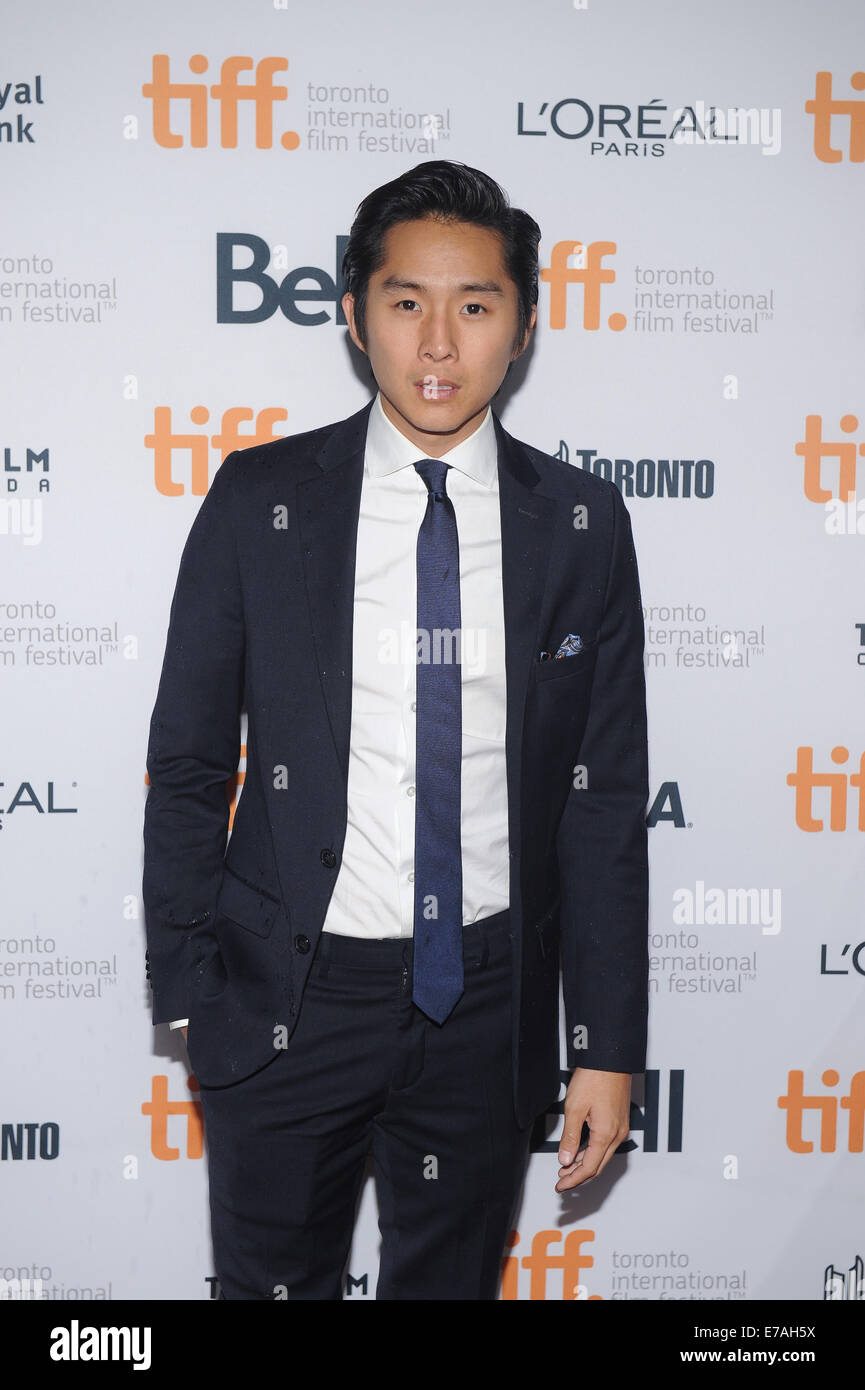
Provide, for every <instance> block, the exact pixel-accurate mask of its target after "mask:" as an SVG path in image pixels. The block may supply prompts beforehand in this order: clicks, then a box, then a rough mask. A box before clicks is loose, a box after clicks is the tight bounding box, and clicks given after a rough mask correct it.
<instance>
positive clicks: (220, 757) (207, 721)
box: [142, 453, 245, 1024]
mask: <svg viewBox="0 0 865 1390" xmlns="http://www.w3.org/2000/svg"><path fill="white" fill-rule="evenodd" d="M237 457H238V456H237V454H236V453H235V454H231V455H229V457H228V458H227V459H226V460H225V462H224V463H223V464H222V466H221V467H220V468H219V469H218V470H217V472H216V474H215V476H214V479H213V482H212V484H211V486H210V490H209V492H208V493H207V495H206V497H205V498H204V500H203V501H202V503H201V506H200V507H199V510H198V513H197V515H196V517H195V520H194V522H193V524H192V527H191V529H190V532H189V535H188V537H187V540H186V544H185V546H184V550H183V554H182V557H181V560H180V568H179V572H178V576H177V583H176V587H175V590H174V597H173V599H172V603H171V610H170V614H169V621H168V634H167V637H166V643H165V655H164V659H163V664H162V674H161V677H160V681H159V687H158V691H157V696H156V704H155V706H154V709H153V714H152V717H151V721H150V734H149V741H148V748H147V773H148V778H149V781H150V787H149V790H148V795H147V800H146V802H145V807H144V874H143V882H142V889H143V902H144V914H145V920H146V925H147V959H148V976H149V978H150V981H151V985H152V988H153V1022H154V1024H156V1023H164V1022H168V1021H170V1020H172V1019H179V1018H185V1017H186V1016H187V1015H188V1013H189V986H190V979H191V973H192V967H193V964H194V961H193V946H194V945H197V944H198V941H199V940H200V939H201V937H202V935H203V934H206V933H209V932H210V931H211V929H212V928H211V924H212V919H213V916H214V910H215V903H216V898H217V895H218V892H219V887H220V884H221V881H222V869H223V861H224V857H225V847H226V842H227V838H228V819H229V804H228V797H227V793H226V782H227V781H228V780H229V778H230V777H232V776H233V775H234V773H235V772H236V771H237V764H238V760H239V756H240V714H241V710H242V707H243V685H244V680H243V676H244V654H245V626H244V615H243V602H242V594H241V586H240V575H239V570H238V562H237V548H236V541H235V535H234V530H233V524H232V515H233V505H234V504H233V497H234V492H235V484H236V478H235V464H236V461H237Z"/></svg>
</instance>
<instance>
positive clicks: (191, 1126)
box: [141, 1076, 204, 1163]
mask: <svg viewBox="0 0 865 1390" xmlns="http://www.w3.org/2000/svg"><path fill="white" fill-rule="evenodd" d="M186 1084H187V1086H188V1087H189V1089H190V1091H197V1090H198V1082H197V1080H196V1079H195V1077H194V1076H190V1077H188V1078H187V1082H186ZM141 1113H142V1115H149V1116H150V1152H151V1153H152V1154H153V1157H154V1158H158V1159H161V1160H162V1161H163V1162H165V1163H171V1162H172V1161H173V1160H174V1159H177V1158H179V1157H180V1150H179V1149H176V1148H173V1147H172V1146H171V1145H170V1144H169V1142H168V1121H169V1119H170V1118H171V1117H172V1116H175V1117H177V1118H181V1117H182V1118H183V1119H184V1120H185V1122H186V1157H187V1158H201V1156H202V1154H203V1153H204V1123H203V1120H202V1118H201V1101H200V1100H169V1099H168V1077H167V1076H154V1077H153V1086H152V1089H151V1093H150V1100H146V1101H144V1102H143V1104H142V1106H141Z"/></svg>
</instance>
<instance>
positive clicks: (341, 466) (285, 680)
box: [143, 406, 648, 1124]
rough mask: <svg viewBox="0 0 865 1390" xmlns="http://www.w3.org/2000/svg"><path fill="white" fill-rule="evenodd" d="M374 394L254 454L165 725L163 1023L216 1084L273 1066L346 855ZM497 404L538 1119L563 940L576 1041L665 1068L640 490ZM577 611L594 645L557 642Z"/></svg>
mask: <svg viewBox="0 0 865 1390" xmlns="http://www.w3.org/2000/svg"><path fill="white" fill-rule="evenodd" d="M369 410H370V406H366V407H364V409H362V410H360V411H358V412H357V414H355V415H352V416H351V417H350V418H349V419H347V420H343V421H340V422H339V423H337V424H331V425H327V426H325V427H323V428H321V429H317V430H312V431H310V432H308V433H305V434H299V435H294V436H292V437H290V438H286V439H280V440H277V441H275V442H273V443H270V444H265V445H261V446H256V447H253V448H249V449H244V450H243V451H238V452H235V453H233V454H230V455H229V456H228V458H226V460H225V462H224V463H223V464H222V466H221V467H220V468H219V470H218V471H217V473H216V475H215V477H214V479H213V482H212V485H211V487H210V491H209V492H208V494H207V496H206V497H205V498H204V500H203V501H202V503H201V506H200V508H199V511H198V514H197V516H196V518H195V521H194V523H193V525H192V527H191V529H190V532H189V536H188V539H187V541H186V545H185V548H184V551H183V555H182V558H181V561H180V568H179V574H178V578H177V585H176V589H175V593H174V598H173V601H172V605H171V612H170V618H169V626H168V634H167V640H166V648H165V657H164V663H163V667H162V674H161V678H160V682H159V689H158V693H157V697H156V703H155V707H154V710H153V715H152V719H151V724H150V736H149V744H148V753H147V771H148V775H149V780H150V788H149V792H148V796H147V801H146V805H145V812H144V877H143V896H144V909H145V916H146V923H147V946H148V960H149V978H150V980H151V984H152V988H153V1022H154V1023H155V1024H156V1023H161V1022H165V1021H168V1020H172V1019H175V1018H185V1017H188V1018H189V1021H190V1022H189V1032H188V1049H189V1057H190V1062H191V1064H192V1066H193V1068H194V1071H195V1073H196V1075H197V1077H198V1078H199V1080H200V1081H202V1082H203V1083H205V1084H206V1085H216V1086H219V1085H227V1084H230V1083H231V1082H233V1081H237V1080H240V1079H242V1078H243V1077H245V1076H248V1075H250V1074H251V1073H252V1072H253V1071H255V1070H257V1069H258V1068H259V1067H261V1066H263V1065H264V1064H265V1063H266V1062H267V1061H268V1060H270V1059H271V1058H272V1057H273V1053H274V1047H275V1046H278V1045H279V1044H280V1043H282V1044H283V1045H284V1044H285V1041H286V1040H287V1038H288V1037H290V1034H291V1032H292V1030H293V1028H294V1026H295V1024H296V1022H297V1018H298V1013H299V1010H300V1008H301V1003H302V999H303V992H304V985H305V981H306V977H307V973H308V970H309V967H310V964H311V962H312V959H313V955H314V953H315V948H316V945H317V942H318V939H319V936H320V933H321V929H322V924H323V922H324V919H325V914H326V912H327V907H328V902H329V900H330V897H331V894H332V891H333V888H334V884H335V882H336V876H337V873H338V872H339V865H340V857H341V854H342V849H343V843H344V839H345V830H346V820H347V782H348V761H349V738H350V732H351V698H352V620H353V607H354V565H355V550H356V541H357V525H358V510H359V502H360V493H361V482H362V477H363V463H364V448H365V443H366V431H367V421H368V417H369ZM494 421H495V429H496V437H497V441H498V472H499V488H500V504H501V540H502V585H503V597H504V619H505V644H506V681H507V726H506V758H507V782H508V813H509V835H510V904H511V920H512V927H513V930H514V963H513V992H512V1003H513V1040H512V1045H513V1059H514V1104H515V1111H516V1115H517V1119H518V1121H519V1123H521V1124H527V1123H529V1122H530V1121H531V1120H532V1119H533V1118H534V1117H535V1116H536V1115H538V1114H539V1113H540V1112H541V1111H542V1110H544V1109H545V1108H547V1107H548V1106H549V1105H550V1104H552V1103H553V1102H554V1101H555V1100H556V1099H557V1097H558V1095H559V1085H560V1072H559V1067H560V1056H559V1010H558V1003H559V969H560V959H561V971H562V985H563V996H564V1005H565V1021H566V1031H567V1041H568V1056H567V1065H568V1066H570V1067H573V1066H582V1067H591V1068H598V1069H600V1070H605V1071H621V1072H640V1071H642V1070H643V1069H644V1067H645V1054H646V1014H647V977H648V930H647V929H648V864H647V837H646V803H647V800H648V769H647V739H646V701H645V678H644V671H643V641H644V636H643V615H642V607H641V600H640V589H639V580H638V572H637V563H636V557H635V554H634V547H633V540H632V536H631V525H630V518H629V516H628V512H627V510H626V508H625V505H624V503H623V501H622V499H621V496H620V494H619V492H618V489H617V488H616V487H615V486H614V485H613V484H612V483H608V482H606V481H604V480H603V479H601V478H598V477H596V476H594V475H593V474H591V473H587V472H584V471H583V470H582V469H578V468H574V467H572V466H570V465H568V464H565V463H562V462H561V461H559V460H558V459H555V458H551V457H550V456H548V455H546V454H543V453H541V452H540V451H539V450H537V449H534V448H531V447H530V446H529V445H526V444H522V443H520V442H519V441H517V440H516V439H514V438H513V437H512V436H511V435H510V434H508V432H507V431H506V430H505V429H504V428H503V427H502V425H501V423H500V421H499V419H498V417H497V416H495V415H494ZM583 508H584V509H585V511H582V510H580V509H583ZM568 633H578V634H579V635H580V637H581V638H582V642H583V647H582V650H581V651H579V652H578V653H577V654H575V655H572V656H568V657H565V658H562V659H560V660H557V661H549V660H548V661H543V662H542V661H541V660H540V659H539V656H540V652H541V651H542V650H546V651H552V652H555V651H556V649H557V648H558V646H559V644H560V643H561V642H562V640H563V639H564V638H565V636H566V635H567V634H568ZM244 706H245V708H246V711H247V721H248V733H247V753H246V777H245V781H244V784H243V789H242V794H241V795H240V797H239V800H238V802H237V808H236V812H235V817H234V823H233V827H232V833H231V837H230V839H229V838H228V822H229V803H228V798H227V795H226V782H227V781H229V779H231V778H232V777H233V775H234V774H235V772H236V770H237V766H238V762H239V756H240V715H241V711H242V709H243V708H244ZM579 766H582V768H583V769H584V771H583V772H582V773H581V772H579V771H576V769H577V768H578V767H579ZM226 846H227V848H226ZM444 1026H445V1027H446V1026H447V1024H445V1025H444ZM280 1030H281V1031H280ZM575 1044H576V1045H575Z"/></svg>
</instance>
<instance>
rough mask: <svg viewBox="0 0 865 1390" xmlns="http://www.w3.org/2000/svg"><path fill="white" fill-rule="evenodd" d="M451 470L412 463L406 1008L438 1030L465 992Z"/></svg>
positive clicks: (430, 462) (436, 462)
mask: <svg viewBox="0 0 865 1390" xmlns="http://www.w3.org/2000/svg"><path fill="white" fill-rule="evenodd" d="M448 467H449V465H448V464H446V463H442V461H441V459H420V460H419V461H418V462H417V463H416V464H415V468H416V469H417V471H418V473H419V474H420V476H421V477H422V478H423V480H424V482H425V483H426V485H427V488H428V491H429V495H428V497H427V507H426V513H425V515H424V519H423V521H422V522H421V527H420V530H419V531H418V538H417V629H418V651H417V699H416V714H417V750H416V752H417V757H416V775H415V789H416V799H415V858H414V875H415V877H414V974H413V980H412V999H413V1000H414V1002H415V1004H416V1005H417V1006H418V1008H419V1009H422V1010H423V1012H424V1013H425V1014H427V1015H428V1016H429V1017H430V1018H432V1019H434V1020H435V1022H436V1023H444V1021H445V1019H446V1018H447V1016H448V1014H449V1013H450V1012H451V1010H452V1009H453V1007H454V1005H455V1004H456V1002H457V1000H458V999H459V997H460V995H461V994H462V992H463V942H462V935H463V873H462V841H461V835H460V780H461V775H462V664H461V647H462V629H461V626H460V554H459V538H458V535H457V519H456V513H455V512H454V508H453V503H452V502H451V500H450V498H449V497H448V495H447V492H446V491H445V475H446V473H447V471H448Z"/></svg>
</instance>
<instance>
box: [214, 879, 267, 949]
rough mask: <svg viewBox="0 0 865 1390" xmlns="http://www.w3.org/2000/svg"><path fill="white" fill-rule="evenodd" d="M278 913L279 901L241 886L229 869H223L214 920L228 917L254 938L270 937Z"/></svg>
mask: <svg viewBox="0 0 865 1390" xmlns="http://www.w3.org/2000/svg"><path fill="white" fill-rule="evenodd" d="M279 909H280V904H279V900H278V899H277V898H274V897H273V895H272V894H271V893H269V892H268V891H266V890H265V889H263V888H255V887H254V886H253V885H252V884H250V883H245V882H244V881H243V879H242V878H238V877H237V875H236V874H235V873H232V871H231V869H229V868H226V869H225V871H224V874H223V879H222V885H221V887H220V889H219V896H218V898H217V899H216V915H217V917H228V918H230V920H231V921H232V922H237V924H238V925H239V926H241V927H245V928H246V930H247V931H251V932H254V933H255V935H256V936H270V933H271V931H272V930H273V924H274V922H275V920H276V915H277V913H278V912H279Z"/></svg>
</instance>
